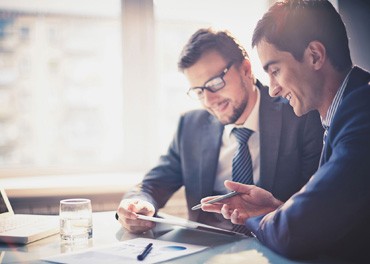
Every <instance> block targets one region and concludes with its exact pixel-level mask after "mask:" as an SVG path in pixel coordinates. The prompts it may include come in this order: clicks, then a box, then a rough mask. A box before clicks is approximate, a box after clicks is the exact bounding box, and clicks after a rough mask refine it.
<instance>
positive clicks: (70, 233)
mask: <svg viewBox="0 0 370 264" xmlns="http://www.w3.org/2000/svg"><path fill="white" fill-rule="evenodd" d="M59 217H60V237H61V239H62V241H63V242H67V243H84V242H87V241H88V239H90V238H92V209H91V201H90V200H89V199H82V198H76V199H66V200H61V201H60V210H59Z"/></svg>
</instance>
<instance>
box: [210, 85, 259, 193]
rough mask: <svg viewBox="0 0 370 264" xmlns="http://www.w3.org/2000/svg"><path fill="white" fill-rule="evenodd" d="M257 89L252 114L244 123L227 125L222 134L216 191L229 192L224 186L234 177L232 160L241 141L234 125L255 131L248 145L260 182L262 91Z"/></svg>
mask: <svg viewBox="0 0 370 264" xmlns="http://www.w3.org/2000/svg"><path fill="white" fill-rule="evenodd" d="M256 90H257V100H256V104H255V105H254V107H253V109H252V112H251V114H250V115H249V117H248V118H247V120H246V121H245V122H244V124H243V125H239V126H236V125H235V124H230V125H226V126H225V128H224V132H223V135H222V143H221V149H220V156H219V159H218V166H217V172H216V180H215V185H214V191H215V192H217V193H227V192H228V191H227V189H226V188H225V186H224V181H225V180H231V179H232V178H231V177H232V160H233V157H234V155H235V152H236V150H237V149H238V146H239V143H238V142H237V140H236V137H235V136H234V135H233V134H232V133H231V131H232V130H233V128H234V127H246V128H248V129H250V130H253V131H254V133H253V134H252V135H251V136H250V138H249V140H248V147H249V151H250V154H251V158H252V165H253V182H254V184H256V183H258V181H259V178H260V133H259V106H260V97H261V95H260V91H259V89H258V88H257V87H256Z"/></svg>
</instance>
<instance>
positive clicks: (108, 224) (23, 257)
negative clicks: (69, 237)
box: [0, 212, 344, 264]
mask: <svg viewBox="0 0 370 264" xmlns="http://www.w3.org/2000/svg"><path fill="white" fill-rule="evenodd" d="M93 225H94V229H93V238H92V239H90V241H89V244H88V245H85V246H80V247H74V248H73V247H67V246H65V245H63V244H61V242H60V237H59V235H54V236H51V237H47V238H44V239H41V240H39V241H36V242H33V243H30V244H28V245H25V246H15V245H6V244H0V252H1V255H0V263H44V262H42V261H40V260H39V259H41V258H45V257H48V256H52V255H57V254H60V253H67V252H78V251H80V250H85V249H87V248H92V247H97V246H105V245H109V244H113V243H115V242H118V241H124V240H127V239H132V238H136V237H147V238H155V239H159V240H166V241H174V242H180V243H191V244H198V245H204V246H208V247H209V248H208V249H207V250H205V251H202V252H199V253H196V254H192V255H188V256H185V257H182V258H178V259H173V260H169V261H167V262H165V263H183V264H188V263H206V262H207V261H208V260H209V259H211V258H212V257H214V256H216V255H219V254H229V253H237V252H244V253H245V252H247V251H257V252H259V253H261V254H262V255H263V256H261V258H263V259H261V260H262V261H263V260H264V261H263V262H258V263H270V264H273V263H288V264H289V263H326V264H327V263H344V262H339V261H330V260H328V259H325V260H315V261H303V262H297V261H291V260H288V259H286V258H283V257H281V256H279V255H277V254H275V253H274V252H272V251H271V250H269V249H268V248H266V247H265V246H263V245H262V244H260V243H259V242H258V240H257V239H255V238H245V239H239V240H236V239H235V238H233V237H230V236H226V235H217V234H211V233H208V232H201V231H196V230H187V229H183V228H179V227H174V226H166V225H163V224H159V225H157V227H156V228H155V229H154V230H153V231H150V232H147V233H146V234H144V235H140V236H138V235H134V234H130V233H128V232H125V231H124V230H123V229H122V228H121V227H120V224H119V223H118V222H117V221H116V220H115V219H114V212H99V213H94V214H93ZM1 258H2V261H1ZM246 261H248V260H247V259H246ZM234 263H238V262H234ZM228 264H232V263H231V262H230V261H229V263H228Z"/></svg>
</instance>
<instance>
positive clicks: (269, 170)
mask: <svg viewBox="0 0 370 264" xmlns="http://www.w3.org/2000/svg"><path fill="white" fill-rule="evenodd" d="M257 86H259V88H260V91H261V103H260V109H259V117H260V121H259V124H260V125H259V126H260V155H261V157H260V164H261V170H260V180H259V182H258V183H257V185H258V186H261V187H263V188H264V189H266V190H268V191H272V187H273V184H274V180H275V171H276V163H277V158H278V153H279V145H280V135H281V127H282V104H280V103H276V102H274V101H276V98H271V97H270V96H269V95H268V91H267V89H266V87H263V86H262V85H261V84H260V83H257Z"/></svg>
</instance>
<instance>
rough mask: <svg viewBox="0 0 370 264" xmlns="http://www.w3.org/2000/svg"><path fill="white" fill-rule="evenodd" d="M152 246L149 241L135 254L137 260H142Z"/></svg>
mask: <svg viewBox="0 0 370 264" xmlns="http://www.w3.org/2000/svg"><path fill="white" fill-rule="evenodd" d="M152 248H153V243H149V244H148V245H147V246H146V247H145V248H144V250H143V252H141V254H140V255H138V256H137V259H138V260H144V259H145V257H146V256H147V255H148V254H149V252H150V251H151V250H152Z"/></svg>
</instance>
